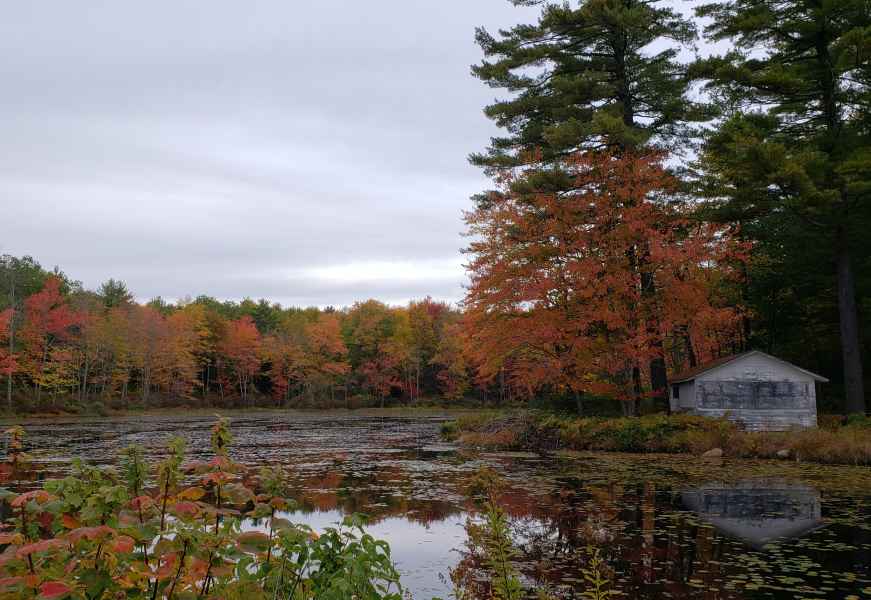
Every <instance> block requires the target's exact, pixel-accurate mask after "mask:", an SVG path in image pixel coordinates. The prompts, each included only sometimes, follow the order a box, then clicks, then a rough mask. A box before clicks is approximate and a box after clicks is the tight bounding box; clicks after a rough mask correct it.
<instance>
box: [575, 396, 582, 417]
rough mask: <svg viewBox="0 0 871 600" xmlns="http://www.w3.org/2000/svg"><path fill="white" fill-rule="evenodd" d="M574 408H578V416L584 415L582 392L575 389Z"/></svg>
mask: <svg viewBox="0 0 871 600" xmlns="http://www.w3.org/2000/svg"><path fill="white" fill-rule="evenodd" d="M575 408H577V410H578V416H579V417H583V416H584V392H581V391H578V390H575Z"/></svg>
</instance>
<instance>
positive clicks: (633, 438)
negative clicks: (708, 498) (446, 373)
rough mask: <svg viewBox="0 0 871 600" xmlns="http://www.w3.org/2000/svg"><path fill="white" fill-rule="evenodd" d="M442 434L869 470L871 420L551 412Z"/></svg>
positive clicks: (545, 446)
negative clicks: (761, 422) (785, 422)
mask: <svg viewBox="0 0 871 600" xmlns="http://www.w3.org/2000/svg"><path fill="white" fill-rule="evenodd" d="M442 434H443V435H444V436H445V437H446V438H448V439H451V440H456V441H458V442H459V443H461V444H463V445H468V446H475V447H480V448H488V449H500V450H559V449H564V450H581V451H601V452H638V453H647V452H651V453H652V452H665V453H681V454H703V453H705V452H708V451H710V450H715V449H720V450H722V452H723V456H725V457H730V458H790V459H793V460H801V461H809V462H819V463H828V464H849V465H869V464H871V418H868V417H864V418H862V417H858V418H855V417H854V418H852V419H850V420H846V419H837V418H821V427H820V428H818V429H807V430H794V431H786V432H758V433H753V432H747V431H742V430H741V428H740V427H739V426H738V425H736V424H735V423H732V422H731V421H729V420H727V419H709V418H706V417H697V416H690V415H672V416H666V415H648V416H644V417H639V418H620V419H602V418H585V419H579V418H569V417H560V416H554V415H550V414H546V413H515V414H511V413H475V414H470V415H463V416H461V417H459V418H458V419H457V420H455V421H452V422H450V423H446V424H445V425H444V427H443V429H442Z"/></svg>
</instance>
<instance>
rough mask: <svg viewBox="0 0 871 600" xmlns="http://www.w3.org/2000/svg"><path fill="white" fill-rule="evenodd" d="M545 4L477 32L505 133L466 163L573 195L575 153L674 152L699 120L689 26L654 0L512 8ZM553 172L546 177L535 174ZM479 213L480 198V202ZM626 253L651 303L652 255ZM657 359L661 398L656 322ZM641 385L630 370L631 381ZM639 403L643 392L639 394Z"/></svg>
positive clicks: (517, 0)
mask: <svg viewBox="0 0 871 600" xmlns="http://www.w3.org/2000/svg"><path fill="white" fill-rule="evenodd" d="M512 1H513V3H514V4H517V5H526V6H531V5H539V4H540V5H542V6H543V10H542V13H541V15H540V18H539V20H538V22H537V23H535V24H526V25H518V26H516V27H513V28H512V29H510V30H507V31H500V32H499V34H498V35H496V36H494V35H492V34H490V33H488V32H487V31H486V30H485V29H483V28H479V29H478V30H477V41H478V43H479V45H480V46H481V48H482V50H483V51H484V55H485V60H484V61H482V62H481V64H479V65H476V66H473V67H472V72H473V74H474V75H475V76H477V77H478V78H480V79H481V80H482V81H484V82H485V83H486V84H487V85H489V86H491V87H494V88H500V89H504V90H506V91H508V92H510V94H511V95H510V97H509V98H506V99H502V100H498V101H496V102H494V103H493V104H491V105H490V106H487V107H486V108H485V114H486V115H487V116H488V117H489V118H491V119H492V120H494V121H495V122H496V123H497V124H498V125H499V126H500V127H501V128H502V129H504V131H505V135H503V136H501V137H496V138H493V139H492V141H491V145H490V147H489V148H488V149H487V151H486V152H484V153H480V154H473V155H472V156H471V161H472V163H473V164H475V165H478V166H481V167H483V168H484V169H485V171H486V172H488V173H490V174H493V175H496V174H498V173H499V172H500V171H501V170H504V169H512V168H518V167H519V168H523V167H536V168H537V170H535V171H534V179H533V180H527V181H526V183H527V184H531V185H532V186H533V187H536V188H537V189H539V190H545V189H546V190H550V191H553V192H560V191H564V190H568V189H570V188H571V186H572V174H571V173H570V167H567V165H566V164H565V158H566V157H568V156H570V155H572V153H574V152H578V151H585V150H607V151H609V152H612V153H616V154H618V155H619V154H621V153H623V152H626V151H631V152H636V151H637V152H642V153H643V151H644V150H645V149H649V148H650V147H657V148H658V149H660V150H672V149H675V148H681V147H684V146H685V145H686V142H687V141H688V139H689V138H690V136H691V133H692V128H691V123H692V122H693V121H697V120H701V119H703V118H704V117H705V116H706V115H705V113H704V111H703V110H702V109H701V108H700V107H699V106H698V105H696V104H694V103H693V102H691V101H690V99H689V98H688V95H687V88H688V85H687V79H686V67H685V65H684V64H682V63H681V62H680V61H679V60H678V55H679V53H680V50H681V49H682V48H686V47H687V46H689V45H690V44H692V43H693V41H694V40H695V39H696V30H695V27H694V25H693V23H692V22H690V21H688V20H687V19H685V18H684V17H683V16H682V15H680V14H679V13H678V12H676V11H675V10H674V9H673V8H671V6H670V3H668V2H662V1H655V0H582V1H581V2H579V4H578V5H577V6H576V7H572V6H571V5H570V4H569V3H567V2H566V3H553V2H546V1H542V0H512ZM542 166H551V167H553V168H552V169H540V167H542ZM478 202H479V204H481V203H486V202H487V196H486V195H482V196H480V197H479V198H478ZM644 246H645V244H642V245H641V246H640V247H638V248H636V249H633V252H634V253H635V255H636V259H637V264H638V265H639V272H642V273H645V276H644V277H643V278H642V281H641V285H642V288H643V292H644V294H646V295H647V296H653V295H655V294H656V285H657V283H656V281H655V277H654V275H652V274H651V273H650V270H648V269H645V268H644V267H643V263H644V261H645V260H647V259H648V258H649V251H648V249H647V248H645V247H644ZM647 327H648V328H649V329H650V330H651V332H652V333H653V335H651V336H650V339H651V340H652V342H651V343H652V345H653V347H654V354H655V355H657V356H656V358H654V359H653V360H651V362H650V365H649V368H650V380H651V387H652V389H653V391H654V392H655V393H658V394H659V395H660V397H664V391H665V388H666V385H667V381H666V369H665V361H664V358H663V344H662V332H661V331H660V332H657V330H659V329H660V328H661V327H660V323H658V322H656V318H655V317H654V319H653V321H652V322H650V323H648V324H647ZM633 377H634V378H635V379H636V381H638V382H640V374H639V373H638V369H637V368H636V372H635V373H634V374H633ZM637 387H638V388H639V389H638V391H639V395H640V383H639V384H638V385H637Z"/></svg>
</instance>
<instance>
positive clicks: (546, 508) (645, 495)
mask: <svg viewBox="0 0 871 600" xmlns="http://www.w3.org/2000/svg"><path fill="white" fill-rule="evenodd" d="M440 422H441V420H440V419H437V418H423V417H413V418H382V417H367V416H365V415H355V414H347V415H344V414H343V415H340V416H336V415H332V416H330V415H329V414H323V415H322V414H317V415H299V414H295V413H276V414H270V413H257V414H252V415H246V416H244V417H240V418H237V419H234V421H233V425H232V427H233V433H234V436H235V438H236V440H235V443H234V446H233V449H232V454H233V458H234V459H235V460H237V461H239V462H242V463H245V464H246V465H250V466H251V472H252V474H253V473H256V470H257V467H258V466H259V465H261V464H264V463H270V464H276V463H278V464H281V465H283V466H284V467H285V468H286V469H287V470H288V471H289V472H290V473H291V483H292V489H293V490H294V493H293V499H294V500H295V502H296V505H297V510H296V511H295V512H294V513H292V514H291V515H290V518H291V519H292V520H294V521H297V522H304V523H308V524H309V525H311V526H312V527H314V528H315V529H322V528H323V527H325V526H328V525H331V524H334V523H336V522H337V521H340V520H341V518H342V516H344V515H346V514H350V513H355V512H362V513H366V514H367V515H369V518H370V524H371V532H372V533H373V534H375V535H376V536H378V537H382V538H384V539H386V540H387V541H388V542H389V543H390V545H391V547H392V548H393V552H394V557H395V558H396V559H397V560H398V562H399V569H400V572H401V573H402V575H403V582H404V583H405V584H406V585H407V586H408V588H409V589H410V591H411V592H412V593H413V595H414V597H415V598H416V599H418V600H428V599H429V598H431V597H432V596H435V595H437V596H441V597H443V598H447V597H448V596H449V593H450V586H449V585H447V584H445V583H443V582H441V581H440V580H439V578H438V577H439V575H440V574H445V573H446V572H447V571H448V569H449V568H457V567H459V568H460V569H464V570H466V571H467V572H468V574H469V576H470V577H471V578H472V579H476V577H477V575H478V574H480V573H481V569H482V568H486V565H485V564H482V561H481V560H480V559H481V557H480V555H479V554H476V553H475V552H472V551H471V549H470V548H469V547H468V546H467V544H466V541H467V538H468V536H467V530H468V523H469V522H470V520H471V522H473V523H474V522H475V521H476V520H477V519H478V516H477V514H476V512H475V508H474V506H473V505H472V503H470V502H469V501H468V499H467V497H466V493H465V492H466V489H467V488H468V485H469V483H470V480H471V479H472V477H473V475H474V473H475V472H476V471H477V469H478V468H479V467H481V466H488V467H490V468H492V469H494V470H495V471H497V472H498V473H499V474H500V475H501V476H502V477H503V478H504V480H505V487H504V490H503V493H502V494H501V496H500V497H499V499H498V500H499V504H500V505H501V506H502V507H503V508H504V510H505V511H506V513H507V514H508V515H509V517H510V526H511V529H512V534H513V538H514V540H515V542H516V545H517V548H518V553H519V556H518V560H517V568H518V569H519V570H520V571H521V572H522V574H523V576H524V580H525V582H526V583H528V584H529V586H530V587H532V588H539V589H541V588H545V587H547V588H549V589H550V590H552V591H553V592H554V595H555V597H556V598H559V599H561V600H563V599H574V598H580V597H581V593H582V592H583V591H584V589H585V586H586V584H585V582H584V580H583V575H582V573H581V567H583V566H584V565H585V564H587V560H588V554H587V552H588V546H589V545H590V544H593V545H595V546H597V547H599V548H601V550H602V553H603V556H604V557H605V558H606V559H607V561H608V565H609V566H610V567H611V568H612V569H613V570H614V573H615V584H616V587H617V589H619V590H620V592H621V593H622V596H623V597H625V598H630V599H633V600H641V599H645V600H646V599H651V600H652V599H654V598H655V599H659V598H663V597H671V598H706V599H708V598H710V599H711V600H741V599H744V598H747V599H749V598H755V597H766V598H784V599H786V598H794V597H795V596H796V595H797V594H798V592H797V591H796V590H797V589H799V588H800V590H801V592H802V594H803V595H805V596H808V597H815V598H818V597H828V598H844V597H845V596H846V595H848V594H850V593H857V590H862V589H864V588H866V587H869V589H871V566H869V556H871V502H869V493H868V491H867V490H869V489H871V485H867V486H865V487H864V488H862V486H861V481H864V480H862V479H861V478H860V479H857V481H860V485H859V486H858V487H856V485H855V483H851V486H853V487H856V489H858V490H859V491H853V492H850V493H844V492H840V493H839V494H836V493H834V492H833V484H832V482H833V480H834V478H835V477H837V476H839V475H838V474H839V473H844V472H846V471H845V470H844V469H849V468H842V470H838V468H831V469H830V468H828V467H818V466H816V467H813V470H808V471H807V473H806V477H805V476H801V475H800V476H793V475H784V474H782V473H783V470H784V469H785V466H786V463H772V464H771V465H769V467H766V468H770V469H772V470H774V469H777V473H776V474H775V475H772V477H775V476H783V477H786V476H789V477H795V478H796V479H797V480H802V481H803V480H805V479H806V480H809V481H813V482H815V483H816V484H817V485H818V486H819V487H820V488H821V491H822V494H820V492H818V491H817V490H816V489H814V488H813V487H810V486H808V485H803V484H801V483H791V482H786V481H778V480H774V479H767V480H766V479H762V477H765V476H767V474H761V475H760V477H757V478H756V479H754V480H752V481H746V482H741V483H737V484H728V485H727V484H721V483H711V484H704V482H705V481H707V480H708V479H709V478H722V479H729V478H730V477H731V476H732V475H733V473H730V472H729V467H723V468H721V469H720V470H719V471H714V472H712V469H713V468H712V467H711V466H710V465H707V464H705V465H701V466H700V464H699V462H698V461H695V460H693V459H691V458H689V459H688V458H686V457H664V456H659V457H650V458H645V457H642V456H620V455H613V454H610V455H606V454H597V455H584V456H575V457H564V458H562V459H560V458H557V457H553V456H549V457H540V456H534V455H519V454H509V453H506V454H478V453H475V452H465V451H462V450H459V449H457V448H455V447H452V446H447V445H443V444H442V443H441V441H440V440H439V435H438V426H439V423H440ZM211 423H212V417H211V416H209V415H207V416H203V417H193V416H191V417H185V418H183V419H178V418H172V419H170V418H168V417H160V418H154V419H152V418H139V419H135V420H134V419H122V420H106V421H95V420H65V421H57V422H50V421H43V422H34V423H32V424H30V425H28V426H27V430H28V433H29V437H28V438H27V443H28V447H27V451H28V452H30V453H31V454H33V455H34V456H35V463H36V464H35V469H34V472H33V473H27V474H24V475H22V477H21V479H22V480H24V481H21V480H19V481H17V482H16V483H15V485H14V486H13V487H15V488H16V489H26V488H28V487H31V486H35V485H37V482H36V481H34V479H36V478H37V477H44V476H48V477H52V476H58V475H62V474H65V473H66V472H67V470H68V464H67V460H68V457H69V456H71V455H72V456H80V457H82V458H84V459H86V460H89V461H92V462H97V463H109V462H112V461H113V460H114V457H115V456H116V454H117V451H118V450H119V449H120V448H123V447H124V446H126V445H127V444H130V443H140V444H143V445H144V446H145V447H146V453H147V456H148V459H149V460H150V461H152V462H153V461H155V460H157V459H159V458H160V457H161V456H163V453H164V444H165V441H166V439H167V437H169V435H170V433H171V432H173V433H174V432H178V433H181V434H182V435H184V436H185V437H186V438H187V439H188V441H189V455H188V457H189V458H190V459H196V460H201V459H205V458H207V453H208V446H209V444H208V436H209V430H210V427H211ZM745 468H748V469H749V467H745ZM791 468H793V469H804V468H805V467H803V466H796V465H794V464H792V467H791ZM850 477H851V478H853V477H858V471H855V470H853V471H850ZM28 480H29V481H28ZM692 486H698V487H692ZM688 488H690V489H688ZM851 489H852V488H851ZM821 512H822V513H823V514H825V515H826V522H827V527H825V528H819V526H820V524H821V516H820V515H821ZM815 529H816V530H815ZM796 536H802V537H800V538H799V537H796ZM774 538H779V539H781V540H785V541H782V542H780V543H779V544H777V546H778V549H777V552H776V556H775V554H774V553H773V552H772V551H771V549H770V548H766V550H765V551H764V552H757V551H756V549H758V548H759V546H761V545H762V544H764V543H765V542H766V541H768V540H771V539H774ZM789 538H792V539H789ZM457 550H459V552H457ZM809 565H813V569H811V568H810V567H809ZM845 573H852V574H855V576H856V578H855V579H847V578H846V576H845V575H844V574H845ZM749 584H752V585H753V586H764V591H761V592H758V593H757V592H754V591H753V589H755V588H753V589H751V588H748V587H747V586H748V585H749ZM824 588H825V589H826V591H821V590H823V589H824ZM470 597H474V596H470ZM480 598H489V596H488V595H486V590H484V591H483V592H482V594H481V595H480Z"/></svg>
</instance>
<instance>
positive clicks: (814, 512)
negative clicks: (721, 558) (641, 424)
mask: <svg viewBox="0 0 871 600" xmlns="http://www.w3.org/2000/svg"><path fill="white" fill-rule="evenodd" d="M682 499H683V503H684V505H685V506H686V507H687V508H689V509H690V510H692V511H693V512H696V513H698V514H699V516H701V517H702V519H704V520H705V521H707V522H708V523H710V524H711V525H713V526H714V527H716V528H717V529H719V530H720V531H722V532H724V533H726V534H728V535H731V536H733V537H736V538H740V539H741V540H744V541H745V542H747V543H749V544H751V545H753V546H757V547H758V546H763V545H765V544H766V543H767V542H769V541H771V540H774V539H777V538H791V537H799V536H801V535H803V534H805V533H807V532H809V531H811V530H813V529H816V528H818V527H819V526H820V525H821V524H822V517H821V516H820V493H819V492H818V491H817V490H815V489H814V488H812V487H810V486H806V485H799V484H791V483H786V482H783V481H765V480H748V481H741V482H738V483H734V484H718V483H711V484H708V485H705V486H703V487H701V488H697V489H695V490H690V491H687V492H684V493H683V494H682Z"/></svg>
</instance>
